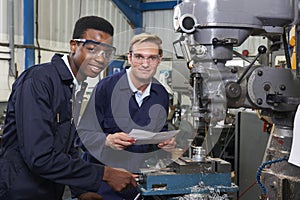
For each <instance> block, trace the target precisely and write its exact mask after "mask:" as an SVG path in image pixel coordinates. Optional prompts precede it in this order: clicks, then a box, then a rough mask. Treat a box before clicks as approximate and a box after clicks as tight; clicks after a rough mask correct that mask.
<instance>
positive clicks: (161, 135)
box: [129, 129, 180, 145]
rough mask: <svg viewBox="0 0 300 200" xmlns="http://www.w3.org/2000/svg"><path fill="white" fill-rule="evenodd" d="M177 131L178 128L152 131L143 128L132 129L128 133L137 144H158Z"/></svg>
mask: <svg viewBox="0 0 300 200" xmlns="http://www.w3.org/2000/svg"><path fill="white" fill-rule="evenodd" d="M179 131H180V130H175V131H165V132H156V133H154V132H150V131H145V130H139V129H132V131H131V132H130V133H129V136H131V137H133V138H134V139H135V140H136V141H135V143H134V144H137V145H141V144H158V143H161V142H164V141H166V140H168V139H170V138H172V137H174V136H175V135H176V134H178V133H179Z"/></svg>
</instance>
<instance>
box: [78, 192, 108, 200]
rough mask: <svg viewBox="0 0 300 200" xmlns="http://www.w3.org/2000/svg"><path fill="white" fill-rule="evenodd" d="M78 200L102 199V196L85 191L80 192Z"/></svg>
mask: <svg viewBox="0 0 300 200" xmlns="http://www.w3.org/2000/svg"><path fill="white" fill-rule="evenodd" d="M78 200H104V199H103V197H102V196H100V195H99V194H97V193H94V192H85V193H82V194H81V195H80V196H79V197H78Z"/></svg>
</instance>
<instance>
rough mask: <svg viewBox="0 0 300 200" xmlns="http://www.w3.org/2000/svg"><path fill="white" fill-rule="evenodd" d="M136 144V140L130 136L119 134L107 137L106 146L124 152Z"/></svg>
mask: <svg viewBox="0 0 300 200" xmlns="http://www.w3.org/2000/svg"><path fill="white" fill-rule="evenodd" d="M134 142H135V140H134V138H132V137H130V136H128V134H127V133H124V132H118V133H114V134H109V135H108V136H107V137H106V140H105V145H106V146H109V147H110V148H112V149H116V150H123V149H125V148H126V147H128V146H130V145H132V144H133V143H134Z"/></svg>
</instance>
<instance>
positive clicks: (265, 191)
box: [256, 156, 288, 198]
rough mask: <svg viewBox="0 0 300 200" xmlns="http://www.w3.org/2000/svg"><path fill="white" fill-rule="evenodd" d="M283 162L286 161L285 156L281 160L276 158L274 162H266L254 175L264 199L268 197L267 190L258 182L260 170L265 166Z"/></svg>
mask: <svg viewBox="0 0 300 200" xmlns="http://www.w3.org/2000/svg"><path fill="white" fill-rule="evenodd" d="M284 160H288V157H287V156H284V157H283V158H278V159H276V160H268V161H266V162H264V163H263V164H261V165H260V166H259V168H258V170H257V173H256V181H257V184H258V186H259V187H260V188H261V190H262V194H263V196H264V197H265V198H267V197H268V195H267V189H266V188H265V186H264V185H263V184H262V183H261V181H260V176H261V172H262V170H263V169H264V168H265V166H267V165H271V164H273V163H278V162H282V161H284Z"/></svg>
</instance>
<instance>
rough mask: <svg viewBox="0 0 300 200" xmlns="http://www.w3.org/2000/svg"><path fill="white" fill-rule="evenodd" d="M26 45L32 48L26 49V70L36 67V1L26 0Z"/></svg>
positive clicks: (24, 21) (24, 20) (24, 22)
mask: <svg viewBox="0 0 300 200" xmlns="http://www.w3.org/2000/svg"><path fill="white" fill-rule="evenodd" d="M23 4H24V18H23V24H24V33H23V34H24V35H23V36H24V39H23V42H24V45H28V46H32V47H31V48H26V49H25V69H27V68H29V67H30V66H32V65H34V48H33V46H34V0H24V1H23Z"/></svg>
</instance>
